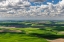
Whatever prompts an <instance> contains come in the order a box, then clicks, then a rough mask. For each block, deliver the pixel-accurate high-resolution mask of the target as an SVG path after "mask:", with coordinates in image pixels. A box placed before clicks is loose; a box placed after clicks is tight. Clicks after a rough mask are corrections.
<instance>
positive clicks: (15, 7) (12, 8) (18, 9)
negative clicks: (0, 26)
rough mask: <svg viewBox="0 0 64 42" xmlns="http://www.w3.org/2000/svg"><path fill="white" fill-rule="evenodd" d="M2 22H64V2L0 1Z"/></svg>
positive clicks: (52, 0)
mask: <svg viewBox="0 0 64 42" xmlns="http://www.w3.org/2000/svg"><path fill="white" fill-rule="evenodd" d="M0 20H64V0H0Z"/></svg>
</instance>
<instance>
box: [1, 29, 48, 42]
mask: <svg viewBox="0 0 64 42" xmlns="http://www.w3.org/2000/svg"><path fill="white" fill-rule="evenodd" d="M15 29H16V28H14V29H11V30H15ZM17 29H20V30H24V31H25V32H26V33H28V34H30V33H40V34H41V33H42V31H40V30H39V29H38V28H24V29H23V28H17ZM28 34H18V33H0V42H48V41H47V40H45V39H43V38H38V37H35V36H30V35H28Z"/></svg>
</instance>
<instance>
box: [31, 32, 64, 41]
mask: <svg viewBox="0 0 64 42" xmlns="http://www.w3.org/2000/svg"><path fill="white" fill-rule="evenodd" d="M30 36H35V37H38V38H45V39H50V40H53V39H57V38H64V35H53V34H49V35H47V34H37V33H31V34H30Z"/></svg>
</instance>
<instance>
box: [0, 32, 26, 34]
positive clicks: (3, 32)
mask: <svg viewBox="0 0 64 42" xmlns="http://www.w3.org/2000/svg"><path fill="white" fill-rule="evenodd" d="M6 33H10V34H26V33H22V32H0V34H6Z"/></svg>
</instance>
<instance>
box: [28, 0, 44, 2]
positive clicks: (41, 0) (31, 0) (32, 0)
mask: <svg viewBox="0 0 64 42" xmlns="http://www.w3.org/2000/svg"><path fill="white" fill-rule="evenodd" d="M29 1H30V2H44V1H45V0H29Z"/></svg>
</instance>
